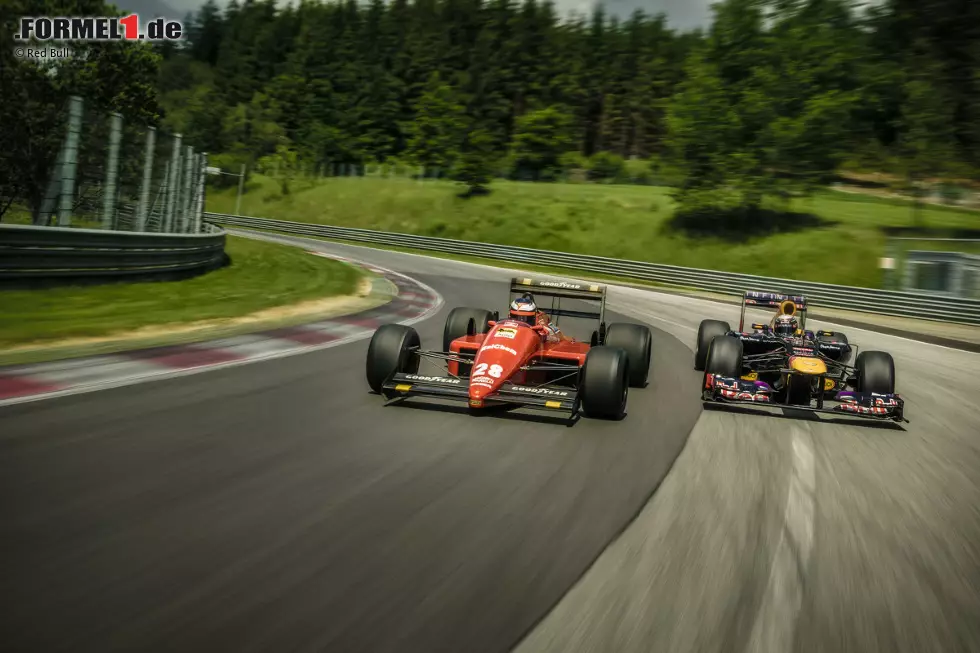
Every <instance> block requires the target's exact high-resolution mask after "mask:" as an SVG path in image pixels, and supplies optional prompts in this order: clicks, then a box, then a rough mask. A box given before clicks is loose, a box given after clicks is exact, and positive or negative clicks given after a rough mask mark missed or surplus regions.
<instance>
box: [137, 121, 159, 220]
mask: <svg viewBox="0 0 980 653" xmlns="http://www.w3.org/2000/svg"><path fill="white" fill-rule="evenodd" d="M156 138H157V130H156V127H147V128H146V154H145V155H144V157H143V183H142V184H141V185H140V203H139V205H138V206H137V208H136V218H135V220H134V221H133V231H143V230H145V229H146V212H147V209H149V205H150V185H151V184H152V183H153V148H155V147H156Z"/></svg>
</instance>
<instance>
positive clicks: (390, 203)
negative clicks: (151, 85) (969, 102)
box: [207, 175, 980, 287]
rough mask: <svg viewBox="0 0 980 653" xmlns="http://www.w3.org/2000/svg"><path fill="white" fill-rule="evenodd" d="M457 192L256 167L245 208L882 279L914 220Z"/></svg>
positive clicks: (945, 217)
mask: <svg viewBox="0 0 980 653" xmlns="http://www.w3.org/2000/svg"><path fill="white" fill-rule="evenodd" d="M492 189H493V192H492V193H491V194H490V195H487V196H483V197H471V198H466V199H464V198H461V197H459V196H458V191H459V187H458V186H457V185H455V184H452V183H449V182H441V181H426V182H421V183H420V182H418V181H415V180H410V179H404V178H388V179H384V178H379V177H364V178H357V177H335V178H327V179H322V180H319V181H317V182H312V181H301V182H297V183H295V184H293V186H292V187H291V192H290V193H288V194H286V195H283V194H282V193H281V189H280V187H279V185H278V184H277V183H275V181H274V180H272V179H269V178H267V177H262V176H260V175H256V176H253V177H252V179H251V181H250V183H249V185H248V190H247V192H246V194H245V195H244V197H243V199H242V207H241V212H242V213H243V214H245V215H253V216H258V217H267V218H277V219H281V220H294V221H300V222H315V223H320V224H332V225H339V226H349V227H361V228H366V229H379V230H385V231H395V232H402V233H413V234H420V235H426V236H441V237H444V238H458V239H465V240H473V241H478V242H487V243H502V244H507V245H520V246H525V247H538V248H543V249H553V250H558V251H566V252H579V253H585V254H598V255H602V256H611V257H616V258H626V259H635V260H640V261H653V262H657V263H667V264H672V265H682V266H688V267H702V268H712V269H718V270H731V271H733V272H747V273H755V274H760V275H768V276H776V277H791V278H797V279H805V280H811V281H824V282H828V283H839V284H849V285H864V286H871V287H874V286H878V285H880V283H881V271H880V270H879V269H878V259H879V258H880V257H882V256H884V245H885V238H884V236H883V235H882V234H881V233H880V232H879V231H878V228H879V227H883V226H911V225H913V224H916V223H914V222H913V220H914V217H913V212H912V209H911V207H910V205H908V204H907V203H904V202H901V201H896V200H879V199H875V198H869V197H866V196H861V195H854V194H847V193H838V192H833V191H826V192H822V193H819V194H817V195H816V196H814V197H812V198H809V199H805V200H800V201H797V202H795V203H793V204H792V205H790V207H789V209H790V212H788V213H787V212H784V213H776V212H773V213H772V214H770V215H769V216H768V217H767V218H766V219H765V220H760V221H759V222H758V223H757V224H753V225H750V226H748V227H747V228H746V229H744V230H737V231H733V230H731V229H724V228H722V224H723V223H722V221H720V220H719V224H718V227H717V228H713V226H712V225H710V224H709V225H707V228H706V227H705V225H703V224H701V225H699V227H698V231H693V230H692V229H690V228H688V227H686V226H684V225H679V224H677V221H676V220H675V215H674V204H673V202H672V201H671V199H670V196H669V189H666V188H660V187H651V186H616V185H599V184H533V183H521V182H508V181H494V183H493V185H492ZM207 210H208V211H215V212H220V213H233V212H234V210H235V189H233V188H232V189H224V190H221V191H216V190H211V191H209V194H208V204H207ZM920 218H921V221H920V222H919V223H918V224H920V225H921V226H929V227H944V228H945V227H957V228H971V227H977V226H980V215H978V214H977V213H976V212H971V211H964V210H957V209H951V208H945V207H926V208H923V209H922V211H921V213H920Z"/></svg>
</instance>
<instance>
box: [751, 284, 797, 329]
mask: <svg viewBox="0 0 980 653" xmlns="http://www.w3.org/2000/svg"><path fill="white" fill-rule="evenodd" d="M746 306H751V307H752V308H778V309H780V312H782V313H787V314H791V315H798V316H799V318H800V328H801V329H804V328H806V310H807V301H806V297H805V296H804V295H800V294H798V293H779V292H763V291H758V290H746V291H745V292H744V293H742V315H741V317H740V318H739V320H738V330H739V331H743V330H744V326H745V307H746Z"/></svg>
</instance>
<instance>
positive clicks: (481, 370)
mask: <svg viewBox="0 0 980 653" xmlns="http://www.w3.org/2000/svg"><path fill="white" fill-rule="evenodd" d="M487 367H488V365H487V364H486V363H480V364H479V365H477V366H476V368H474V370H473V376H483V375H484V374H489V375H490V376H492V377H493V378H495V379H499V378H500V375H501V374H503V373H504V368H502V367H501V366H499V365H490V366H489V368H490V369H489V370H488V369H487Z"/></svg>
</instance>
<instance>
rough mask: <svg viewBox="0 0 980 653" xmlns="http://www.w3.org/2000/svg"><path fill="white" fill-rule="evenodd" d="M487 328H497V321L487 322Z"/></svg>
mask: <svg viewBox="0 0 980 653" xmlns="http://www.w3.org/2000/svg"><path fill="white" fill-rule="evenodd" d="M487 326H488V327H495V326H497V320H487Z"/></svg>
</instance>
